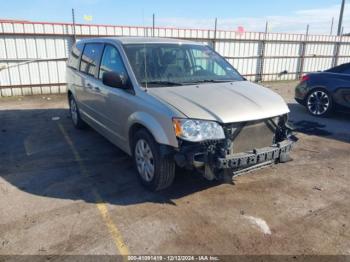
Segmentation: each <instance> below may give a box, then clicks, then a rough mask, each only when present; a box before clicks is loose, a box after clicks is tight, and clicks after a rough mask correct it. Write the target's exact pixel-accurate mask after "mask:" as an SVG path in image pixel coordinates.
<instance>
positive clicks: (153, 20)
mask: <svg viewBox="0 0 350 262" xmlns="http://www.w3.org/2000/svg"><path fill="white" fill-rule="evenodd" d="M155 20H156V18H155V15H154V14H153V16H152V36H153V37H154V30H155V25H156V21H155Z"/></svg>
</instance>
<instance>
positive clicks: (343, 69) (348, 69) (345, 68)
mask: <svg viewBox="0 0 350 262" xmlns="http://www.w3.org/2000/svg"><path fill="white" fill-rule="evenodd" d="M326 72H331V73H339V74H350V64H349V63H348V64H342V65H339V66H336V67H333V68H330V69H328V70H326Z"/></svg>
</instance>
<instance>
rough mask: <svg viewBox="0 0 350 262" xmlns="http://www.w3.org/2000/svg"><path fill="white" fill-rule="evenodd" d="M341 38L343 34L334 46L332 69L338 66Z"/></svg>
mask: <svg viewBox="0 0 350 262" xmlns="http://www.w3.org/2000/svg"><path fill="white" fill-rule="evenodd" d="M342 38H343V32H342V33H341V34H340V39H339V41H337V42H336V43H335V45H334V53H333V61H332V67H335V66H337V65H338V60H339V51H340V47H341V43H342Z"/></svg>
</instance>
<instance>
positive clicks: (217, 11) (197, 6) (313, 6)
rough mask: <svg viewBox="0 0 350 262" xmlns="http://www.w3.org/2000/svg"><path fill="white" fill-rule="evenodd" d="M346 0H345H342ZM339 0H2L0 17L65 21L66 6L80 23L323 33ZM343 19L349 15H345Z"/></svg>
mask: <svg viewBox="0 0 350 262" xmlns="http://www.w3.org/2000/svg"><path fill="white" fill-rule="evenodd" d="M348 1H349V0H348ZM340 2H341V0H288V1H287V0H283V1H282V0H279V1H278V0H260V1H259V0H245V1H234V0H231V1H230V0H216V1H213V0H210V1H206V0H172V1H166V0H163V1H161V0H148V1H147V0H134V1H132V0H129V1H125V0H124V1H121V0H114V1H113V0H61V1H59V0H30V1H28V0H26V1H25V0H12V1H8V0H2V4H1V8H0V19H21V20H33V21H53V22H70V21H71V8H74V9H75V12H76V20H77V22H81V23H88V22H87V21H84V19H83V16H84V15H91V16H92V17H93V20H92V21H91V23H96V24H121V25H151V21H152V20H151V17H152V13H155V14H156V24H157V25H158V26H173V27H174V26H175V27H193V28H208V27H213V23H214V22H213V20H214V18H215V17H218V21H219V28H221V29H232V30H235V29H236V28H237V27H238V26H243V27H244V28H245V29H246V30H247V31H262V30H264V27H265V21H266V20H269V22H270V28H269V30H270V31H274V32H303V31H304V30H305V27H306V24H308V23H309V24H310V30H311V32H313V33H329V31H330V24H331V20H332V17H335V24H336V23H337V21H338V12H339V7H340ZM344 17H345V21H344V26H345V30H346V29H347V28H348V29H349V31H350V5H349V4H347V6H346V12H345V16H344ZM348 17H349V18H348Z"/></svg>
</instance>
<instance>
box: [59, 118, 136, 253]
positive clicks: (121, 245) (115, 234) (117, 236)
mask: <svg viewBox="0 0 350 262" xmlns="http://www.w3.org/2000/svg"><path fill="white" fill-rule="evenodd" d="M58 126H59V128H60V130H61V132H62V134H63V136H64V138H65V140H66V142H67V144H68V145H69V147H70V149H71V150H72V152H73V155H74V158H75V160H76V161H77V162H78V164H79V168H80V171H81V172H82V173H83V174H84V175H85V176H87V177H89V171H88V170H87V168H86V167H85V165H84V163H83V161H82V159H81V157H80V154H79V152H78V151H77V149H76V148H75V146H74V144H73V142H72V140H71V139H70V137H69V135H68V134H67V132H66V130H65V129H64V127H63V126H62V125H61V124H58ZM92 194H93V196H94V198H95V201H96V207H97V209H98V211H99V212H100V214H101V216H102V219H103V221H104V223H105V224H106V226H107V228H108V230H109V233H110V234H111V236H112V238H113V241H114V244H115V246H116V247H117V249H118V251H119V253H120V254H121V255H128V254H130V253H129V249H128V247H127V246H126V244H125V242H124V240H123V237H122V235H121V233H120V231H119V229H118V227H117V226H116V224H115V223H114V222H113V220H112V217H111V216H110V214H109V212H108V207H107V204H106V203H104V201H103V199H102V197H101V196H100V194H99V193H98V192H97V190H96V189H95V188H92Z"/></svg>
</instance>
